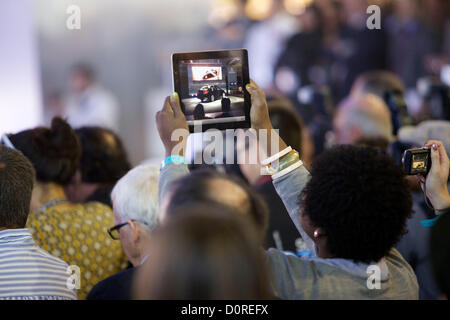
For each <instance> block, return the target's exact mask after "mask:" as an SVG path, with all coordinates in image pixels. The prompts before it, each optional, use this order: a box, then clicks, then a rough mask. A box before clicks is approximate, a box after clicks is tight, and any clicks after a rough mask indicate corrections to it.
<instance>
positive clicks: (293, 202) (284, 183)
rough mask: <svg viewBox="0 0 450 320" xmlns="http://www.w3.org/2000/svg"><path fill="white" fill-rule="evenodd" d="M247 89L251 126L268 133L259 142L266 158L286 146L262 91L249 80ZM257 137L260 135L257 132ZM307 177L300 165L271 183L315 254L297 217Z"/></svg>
mask: <svg viewBox="0 0 450 320" xmlns="http://www.w3.org/2000/svg"><path fill="white" fill-rule="evenodd" d="M247 90H248V92H249V93H250V95H251V98H252V107H251V111H250V118H251V121H252V128H253V129H255V130H257V132H258V131H259V130H261V129H263V130H266V132H267V134H268V137H267V146H262V145H261V143H260V150H261V152H262V157H263V159H264V157H265V158H268V157H270V156H272V155H274V154H276V153H278V151H282V150H284V149H286V148H287V147H288V146H287V145H286V143H285V142H284V141H283V139H281V137H280V136H278V134H277V132H276V131H274V130H273V127H272V124H271V123H270V118H269V111H268V108H267V102H266V97H265V95H264V92H263V91H262V90H261V89H260V88H259V87H258V86H257V85H256V84H255V83H254V82H253V81H251V83H250V85H247ZM258 137H260V136H259V134H258ZM277 140H278V145H279V150H274V151H272V147H271V145H270V142H271V141H277ZM309 179H310V174H309V172H308V170H307V169H306V168H305V167H304V166H300V167H299V168H296V169H294V170H293V171H291V172H289V173H287V174H286V175H283V176H281V177H279V178H277V179H274V180H273V184H274V186H275V189H276V191H277V193H278V195H279V196H280V198H281V200H282V201H283V203H284V206H285V207H286V209H287V211H288V213H289V216H290V218H291V219H292V221H293V222H294V225H295V226H296V227H297V230H298V231H299V232H300V234H301V236H302V238H303V240H304V241H305V243H306V245H307V246H308V249H309V250H311V251H312V252H313V253H314V254H316V249H315V245H314V242H313V241H312V239H311V238H310V237H309V236H308V235H307V234H306V232H305V231H304V230H303V228H302V226H301V224H300V218H299V214H300V202H299V198H300V194H301V193H302V191H303V189H304V188H305V186H306V184H307V183H308V181H309Z"/></svg>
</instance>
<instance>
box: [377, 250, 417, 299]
mask: <svg viewBox="0 0 450 320" xmlns="http://www.w3.org/2000/svg"><path fill="white" fill-rule="evenodd" d="M385 261H386V264H387V267H388V270H389V277H390V279H392V280H393V281H398V282H402V283H403V284H402V286H405V287H406V286H408V287H410V288H411V289H414V290H416V291H417V292H418V290H419V285H418V283H417V277H416V274H415V272H414V270H413V269H412V267H411V266H410V265H409V263H408V262H407V261H406V260H405V259H404V258H403V256H402V255H401V254H400V252H398V250H397V249H395V248H392V249H391V251H389V253H388V254H387V255H386V257H385Z"/></svg>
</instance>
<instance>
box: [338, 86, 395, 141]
mask: <svg viewBox="0 0 450 320" xmlns="http://www.w3.org/2000/svg"><path fill="white" fill-rule="evenodd" d="M340 108H341V109H342V111H344V112H345V113H346V117H345V125H346V126H347V127H357V128H359V129H360V130H361V134H362V136H363V137H366V138H384V139H386V140H387V141H392V139H393V136H392V122H391V119H390V111H389V109H388V107H387V106H386V104H385V102H384V101H383V100H382V99H380V98H379V97H378V96H376V95H373V94H361V95H356V96H353V97H351V98H348V99H346V100H345V101H344V102H343V103H342V104H341V106H340Z"/></svg>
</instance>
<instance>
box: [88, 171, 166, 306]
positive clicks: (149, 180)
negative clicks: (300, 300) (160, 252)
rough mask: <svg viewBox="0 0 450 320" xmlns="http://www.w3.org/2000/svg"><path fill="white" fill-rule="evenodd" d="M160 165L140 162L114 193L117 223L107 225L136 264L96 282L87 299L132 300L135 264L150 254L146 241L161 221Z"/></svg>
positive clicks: (121, 181)
mask: <svg viewBox="0 0 450 320" xmlns="http://www.w3.org/2000/svg"><path fill="white" fill-rule="evenodd" d="M158 177H159V169H158V168H156V167H154V166H151V165H141V166H138V167H136V168H134V169H132V170H130V171H129V172H128V173H127V174H126V175H125V176H124V177H122V179H120V180H119V181H118V182H117V184H116V185H115V187H114V189H113V190H112V193H111V199H112V203H113V210H114V223H115V226H113V227H112V228H110V229H108V232H109V234H110V236H111V238H113V239H114V240H119V239H120V241H121V242H122V248H123V250H124V252H125V254H126V256H127V257H128V260H129V261H130V262H131V264H132V265H133V267H134V268H129V269H126V270H124V271H122V272H119V273H117V274H115V275H113V276H111V277H109V278H106V279H105V280H103V281H100V282H99V283H97V284H96V285H95V286H94V288H93V289H92V290H91V292H90V293H89V295H88V297H87V299H88V300H130V299H131V298H132V297H131V285H132V277H133V274H134V272H135V268H136V267H139V265H141V264H142V263H143V262H144V261H145V260H146V259H147V257H148V252H147V250H146V245H145V244H146V243H147V241H148V238H149V236H150V232H151V230H152V229H153V228H154V227H156V225H157V223H158V211H159V210H158Z"/></svg>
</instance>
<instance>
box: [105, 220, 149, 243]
mask: <svg viewBox="0 0 450 320" xmlns="http://www.w3.org/2000/svg"><path fill="white" fill-rule="evenodd" d="M131 221H137V220H131ZM137 222H140V223H142V224H145V225H147V223H145V222H142V221H137ZM127 224H128V222H124V223H119V224H116V225H115V226H114V227H111V228H109V229H108V234H109V236H110V237H111V238H112V239H113V240H119V239H120V232H119V230H120V228H122V227H123V226H126V225H127Z"/></svg>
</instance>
